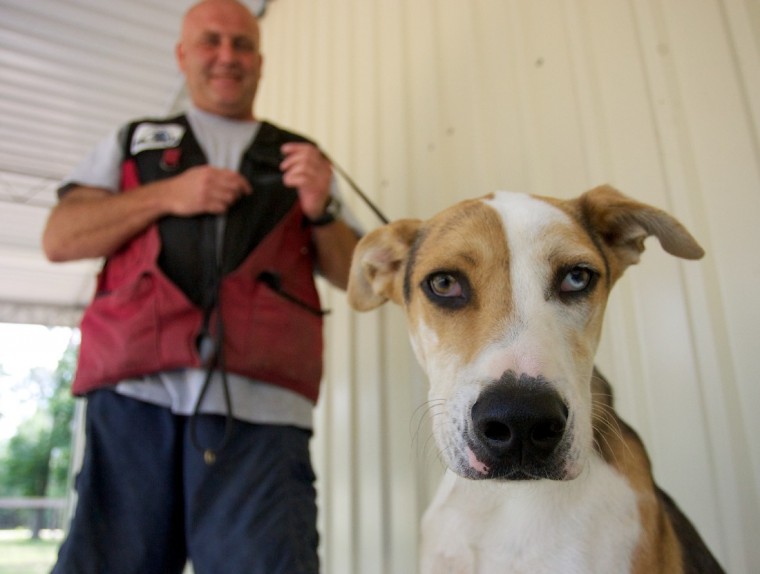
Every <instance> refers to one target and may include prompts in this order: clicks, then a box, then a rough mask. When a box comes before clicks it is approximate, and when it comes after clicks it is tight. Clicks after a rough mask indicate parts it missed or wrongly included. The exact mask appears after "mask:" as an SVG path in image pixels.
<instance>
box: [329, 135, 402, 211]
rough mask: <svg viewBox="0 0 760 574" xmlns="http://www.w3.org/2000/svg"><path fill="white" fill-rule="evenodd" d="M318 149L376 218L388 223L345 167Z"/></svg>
mask: <svg viewBox="0 0 760 574" xmlns="http://www.w3.org/2000/svg"><path fill="white" fill-rule="evenodd" d="M319 151H320V152H322V155H323V156H325V159H327V161H329V162H330V165H332V166H333V168H334V169H335V171H337V172H338V173H339V174H340V176H341V177H342V178H343V179H345V180H346V183H348V185H349V186H350V187H351V189H353V190H354V191H355V192H356V194H357V195H358V196H359V197H361V198H362V200H363V201H364V203H365V204H367V207H369V208H370V209H371V210H372V211H373V212H374V213H375V215H377V218H378V219H379V220H380V221H382V222H383V223H384V224H388V223H390V222H389V221H388V218H387V217H385V215H383V212H382V211H380V209H379V208H378V207H377V206H376V205H375V204H374V203H372V201H371V200H370V198H369V197H367V196H366V195H365V194H364V192H363V191H362V190H361V189H360V188H359V186H358V185H357V184H356V182H355V181H354V180H353V179H352V178H351V176H350V175H348V173H347V172H346V170H345V169H343V168H342V167H341V166H340V165H339V164H337V163H336V162H335V160H334V159H332V158H331V157H330V156H329V155H327V153H325V151H324V150H322V149H320V150H319Z"/></svg>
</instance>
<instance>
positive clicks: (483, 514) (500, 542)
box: [421, 457, 640, 574]
mask: <svg viewBox="0 0 760 574" xmlns="http://www.w3.org/2000/svg"><path fill="white" fill-rule="evenodd" d="M639 533H640V526H639V517H638V509H637V504H636V495H635V493H634V491H633V490H632V489H631V487H630V486H629V484H628V483H627V482H626V480H625V479H624V478H623V477H622V476H621V475H619V474H618V473H617V472H615V471H614V470H613V469H612V468H611V467H609V466H608V465H606V464H605V463H604V462H602V461H600V460H599V459H597V458H595V457H594V458H593V459H592V461H591V462H590V465H589V468H588V469H587V470H586V471H585V472H584V473H583V474H582V475H581V476H579V477H578V478H577V479H575V480H573V481H568V482H556V481H548V480H542V481H536V482H520V483H504V482H492V481H470V480H466V479H463V478H460V477H458V476H456V475H454V474H453V473H451V472H450V471H449V472H447V474H446V476H445V477H444V480H443V482H442V483H441V486H440V488H439V490H438V493H437V494H436V498H435V500H434V501H433V503H432V504H431V506H430V508H429V509H428V511H427V513H426V514H425V518H424V522H423V544H422V570H421V571H422V574H504V573H510V574H521V573H526V574H527V573H529V574H542V573H547V574H548V573H552V574H554V573H557V572H562V573H563V574H574V573H578V574H581V573H582V574H595V573H598V574H609V573H610V572H615V573H625V572H629V571H630V566H631V558H632V555H633V549H634V548H635V545H636V541H637V539H638V537H639Z"/></svg>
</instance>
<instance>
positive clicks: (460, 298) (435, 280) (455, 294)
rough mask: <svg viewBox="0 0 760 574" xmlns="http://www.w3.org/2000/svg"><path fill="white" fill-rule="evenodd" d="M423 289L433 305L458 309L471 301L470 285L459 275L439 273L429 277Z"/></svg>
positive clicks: (423, 283)
mask: <svg viewBox="0 0 760 574" xmlns="http://www.w3.org/2000/svg"><path fill="white" fill-rule="evenodd" d="M422 289H423V291H424V292H425V294H426V295H427V297H428V299H430V300H431V301H432V302H433V303H436V304H438V305H441V306H443V307H450V308H455V309H458V308H460V307H463V306H464V305H465V304H466V303H467V302H468V301H469V298H470V297H469V292H470V289H469V284H468V283H467V279H466V278H464V277H460V276H459V274H458V273H452V272H447V271H439V272H436V273H432V274H431V275H428V276H427V278H425V280H424V281H423V282H422Z"/></svg>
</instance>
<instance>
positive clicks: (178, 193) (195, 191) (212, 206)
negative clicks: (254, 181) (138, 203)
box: [167, 165, 252, 216]
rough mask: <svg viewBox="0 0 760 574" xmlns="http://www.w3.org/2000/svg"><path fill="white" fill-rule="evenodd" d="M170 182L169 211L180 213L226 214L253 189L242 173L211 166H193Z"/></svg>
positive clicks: (180, 214)
mask: <svg viewBox="0 0 760 574" xmlns="http://www.w3.org/2000/svg"><path fill="white" fill-rule="evenodd" d="M167 181H169V182H170V185H169V189H168V196H169V197H168V198H167V201H168V202H169V206H170V208H169V211H170V212H171V213H172V214H173V215H179V216H192V215H198V214H201V213H213V214H221V213H226V212H227V210H228V209H229V208H230V206H231V205H232V204H233V203H235V202H236V201H237V200H238V199H239V198H240V197H241V196H242V195H248V194H250V193H251V192H252V189H251V186H250V184H249V183H248V181H247V180H246V179H245V178H244V177H243V176H242V175H240V174H239V173H237V172H234V171H232V170H229V169H219V168H215V167H211V166H209V165H201V166H197V167H192V168H190V169H188V170H187V171H185V172H183V173H181V174H180V175H178V176H176V177H174V178H172V179H171V180H167Z"/></svg>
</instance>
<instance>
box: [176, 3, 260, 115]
mask: <svg viewBox="0 0 760 574" xmlns="http://www.w3.org/2000/svg"><path fill="white" fill-rule="evenodd" d="M177 61H178V63H179V67H180V70H182V72H183V73H184V74H185V79H186V81H187V88H188V90H189V92H190V97H191V99H192V101H193V103H194V104H195V105H196V106H197V107H199V108H200V109H202V110H204V111H207V112H210V113H214V114H218V115H221V116H225V117H228V118H235V119H253V99H254V97H255V96H256V88H257V87H258V82H259V78H260V76H261V64H262V57H261V53H260V52H259V29H258V24H257V22H256V20H255V18H254V17H253V16H252V15H251V14H250V13H249V12H248V11H247V10H246V9H245V7H243V6H242V5H239V4H237V3H236V2H228V1H225V0H221V1H219V0H217V1H211V2H203V3H201V4H198V5H196V6H195V7H194V8H192V9H191V10H190V11H189V12H188V13H187V15H186V16H185V21H184V23H183V27H182V37H181V39H180V42H179V44H178V45H177Z"/></svg>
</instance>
